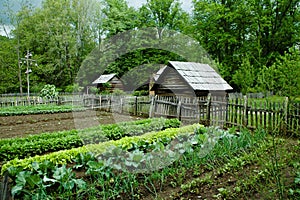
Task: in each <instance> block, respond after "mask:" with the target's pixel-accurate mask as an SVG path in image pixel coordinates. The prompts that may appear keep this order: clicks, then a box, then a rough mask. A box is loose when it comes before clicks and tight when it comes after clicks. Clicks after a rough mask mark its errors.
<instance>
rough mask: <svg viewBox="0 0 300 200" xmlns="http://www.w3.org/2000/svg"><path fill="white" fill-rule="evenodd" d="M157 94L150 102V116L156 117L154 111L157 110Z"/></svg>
mask: <svg viewBox="0 0 300 200" xmlns="http://www.w3.org/2000/svg"><path fill="white" fill-rule="evenodd" d="M155 100H156V96H155V97H152V98H151V104H150V110H149V117H150V118H153V117H154V112H155V103H156V101H155Z"/></svg>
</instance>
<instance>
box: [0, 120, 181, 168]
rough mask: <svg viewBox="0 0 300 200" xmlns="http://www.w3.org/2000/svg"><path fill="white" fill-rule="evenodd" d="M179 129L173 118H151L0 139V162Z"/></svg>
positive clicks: (177, 122) (178, 123)
mask: <svg viewBox="0 0 300 200" xmlns="http://www.w3.org/2000/svg"><path fill="white" fill-rule="evenodd" d="M179 126H180V122H179V121H178V120H177V119H164V118H153V119H144V120H139V121H131V122H122V123H118V124H108V125H100V126H96V127H92V128H87V129H83V130H69V131H61V132H56V133H43V134H39V135H31V136H28V137H24V138H11V139H2V140H0V160H1V161H3V162H4V161H9V160H12V159H14V158H25V157H30V156H35V155H41V154H45V153H49V152H55V151H59V150H64V149H72V148H76V147H81V146H83V145H87V144H95V143H99V142H104V141H108V140H118V139H120V138H122V137H126V136H134V135H141V134H144V133H146V132H151V131H159V130H163V129H166V128H171V127H173V128H176V127H179Z"/></svg>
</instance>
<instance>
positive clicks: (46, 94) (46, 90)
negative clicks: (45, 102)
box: [40, 84, 58, 99]
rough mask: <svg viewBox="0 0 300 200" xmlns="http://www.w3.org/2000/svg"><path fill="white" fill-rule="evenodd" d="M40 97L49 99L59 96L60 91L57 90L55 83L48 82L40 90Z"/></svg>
mask: <svg viewBox="0 0 300 200" xmlns="http://www.w3.org/2000/svg"><path fill="white" fill-rule="evenodd" d="M40 97H42V98H47V99H53V98H57V97H58V92H57V90H56V87H55V85H50V84H47V85H45V86H44V87H43V89H42V90H41V91H40Z"/></svg>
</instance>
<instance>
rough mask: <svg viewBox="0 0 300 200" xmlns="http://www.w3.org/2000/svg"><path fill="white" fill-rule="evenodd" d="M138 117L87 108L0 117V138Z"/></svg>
mask: <svg viewBox="0 0 300 200" xmlns="http://www.w3.org/2000/svg"><path fill="white" fill-rule="evenodd" d="M137 119H139V117H133V116H129V115H121V114H115V113H107V112H101V111H92V110H87V111H83V112H74V113H72V112H68V113H55V114H37V115H21V116H6V117H0V139H1V138H12V137H23V136H26V135H29V134H39V133H45V132H55V131H63V130H72V129H82V128H88V127H92V126H97V125H99V124H110V123H116V122H122V121H130V120H137Z"/></svg>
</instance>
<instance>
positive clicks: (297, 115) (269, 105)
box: [149, 95, 300, 134]
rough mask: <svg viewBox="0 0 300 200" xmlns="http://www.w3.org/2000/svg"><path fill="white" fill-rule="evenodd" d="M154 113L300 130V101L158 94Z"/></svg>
mask: <svg viewBox="0 0 300 200" xmlns="http://www.w3.org/2000/svg"><path fill="white" fill-rule="evenodd" d="M149 115H150V117H159V116H164V117H170V118H173V117H174V118H178V119H180V120H181V121H183V122H184V123H197V122H199V123H201V124H205V125H207V126H219V127H223V128H224V127H231V126H237V127H246V128H249V129H257V128H263V129H265V130H268V131H270V132H271V131H274V130H276V131H280V132H284V133H289V134H291V133H296V134H299V132H300V103H296V102H291V101H289V99H288V98H285V100H284V101H277V102H276V101H269V102H268V101H265V100H263V99H252V98H248V97H247V96H244V97H243V98H235V97H234V98H228V97H224V96H223V97H220V96H211V95H208V96H207V97H194V98H188V97H164V96H156V97H153V99H152V101H151V107H150V111H149Z"/></svg>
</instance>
